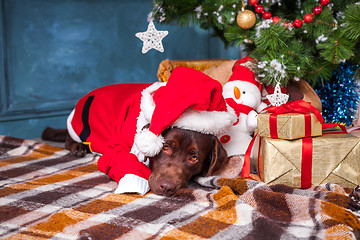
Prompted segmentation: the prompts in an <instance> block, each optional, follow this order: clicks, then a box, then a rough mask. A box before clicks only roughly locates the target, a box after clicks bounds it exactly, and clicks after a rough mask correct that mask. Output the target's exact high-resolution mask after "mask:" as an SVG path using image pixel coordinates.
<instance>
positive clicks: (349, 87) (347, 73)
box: [315, 63, 360, 125]
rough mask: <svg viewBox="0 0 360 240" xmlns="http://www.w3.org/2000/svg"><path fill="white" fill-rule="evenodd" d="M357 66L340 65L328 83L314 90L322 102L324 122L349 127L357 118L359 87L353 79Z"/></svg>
mask: <svg viewBox="0 0 360 240" xmlns="http://www.w3.org/2000/svg"><path fill="white" fill-rule="evenodd" d="M357 67H359V66H358V65H351V64H349V63H341V64H340V65H339V67H338V68H337V70H336V71H335V72H334V73H333V76H332V78H331V80H330V81H328V82H325V83H324V85H322V86H319V87H318V88H317V89H315V91H316V93H317V94H318V95H319V97H320V99H321V102H322V109H323V117H324V119H325V121H326V122H337V123H343V124H346V125H351V124H352V122H353V120H354V119H355V118H356V117H357V111H358V104H359V96H360V87H359V83H358V82H357V81H356V79H355V78H354V73H355V70H356V68H357Z"/></svg>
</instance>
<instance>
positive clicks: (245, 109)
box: [225, 98, 255, 117]
mask: <svg viewBox="0 0 360 240" xmlns="http://www.w3.org/2000/svg"><path fill="white" fill-rule="evenodd" d="M225 101H226V103H227V104H228V105H229V106H230V107H232V108H233V109H234V110H235V113H236V115H237V116H238V117H239V115H240V113H245V114H246V115H248V114H249V112H250V111H251V110H255V109H254V108H252V107H249V106H246V105H244V104H239V103H236V102H235V100H234V99H232V98H226V99H225Z"/></svg>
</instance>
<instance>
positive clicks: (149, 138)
mask: <svg viewBox="0 0 360 240" xmlns="http://www.w3.org/2000/svg"><path fill="white" fill-rule="evenodd" d="M163 144H164V137H163V136H161V135H159V136H156V135H155V134H154V133H153V132H151V131H150V130H149V129H148V128H145V129H143V130H141V132H139V133H137V134H136V135H135V141H134V145H136V147H137V148H138V150H139V151H140V152H142V153H143V154H144V155H145V156H147V157H153V156H155V155H156V154H158V153H159V152H160V151H161V149H162V147H163Z"/></svg>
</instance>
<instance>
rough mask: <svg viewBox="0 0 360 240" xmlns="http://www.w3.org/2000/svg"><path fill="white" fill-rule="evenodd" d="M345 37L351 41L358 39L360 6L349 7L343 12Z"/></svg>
mask: <svg viewBox="0 0 360 240" xmlns="http://www.w3.org/2000/svg"><path fill="white" fill-rule="evenodd" d="M345 22H346V25H345V26H346V27H345V30H344V31H345V35H346V36H347V37H348V38H350V39H353V40H356V39H359V38H360V5H355V4H354V5H350V6H348V7H347V8H346V11H345Z"/></svg>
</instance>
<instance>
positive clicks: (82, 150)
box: [68, 143, 88, 157]
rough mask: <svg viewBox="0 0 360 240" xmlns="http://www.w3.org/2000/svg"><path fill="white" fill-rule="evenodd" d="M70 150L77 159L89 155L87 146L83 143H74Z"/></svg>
mask: <svg viewBox="0 0 360 240" xmlns="http://www.w3.org/2000/svg"><path fill="white" fill-rule="evenodd" d="M68 149H69V150H70V152H71V154H72V155H74V156H77V157H84V156H85V155H86V154H87V153H88V151H87V148H86V146H85V145H84V144H82V143H73V144H72V145H71V146H69V148H68Z"/></svg>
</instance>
